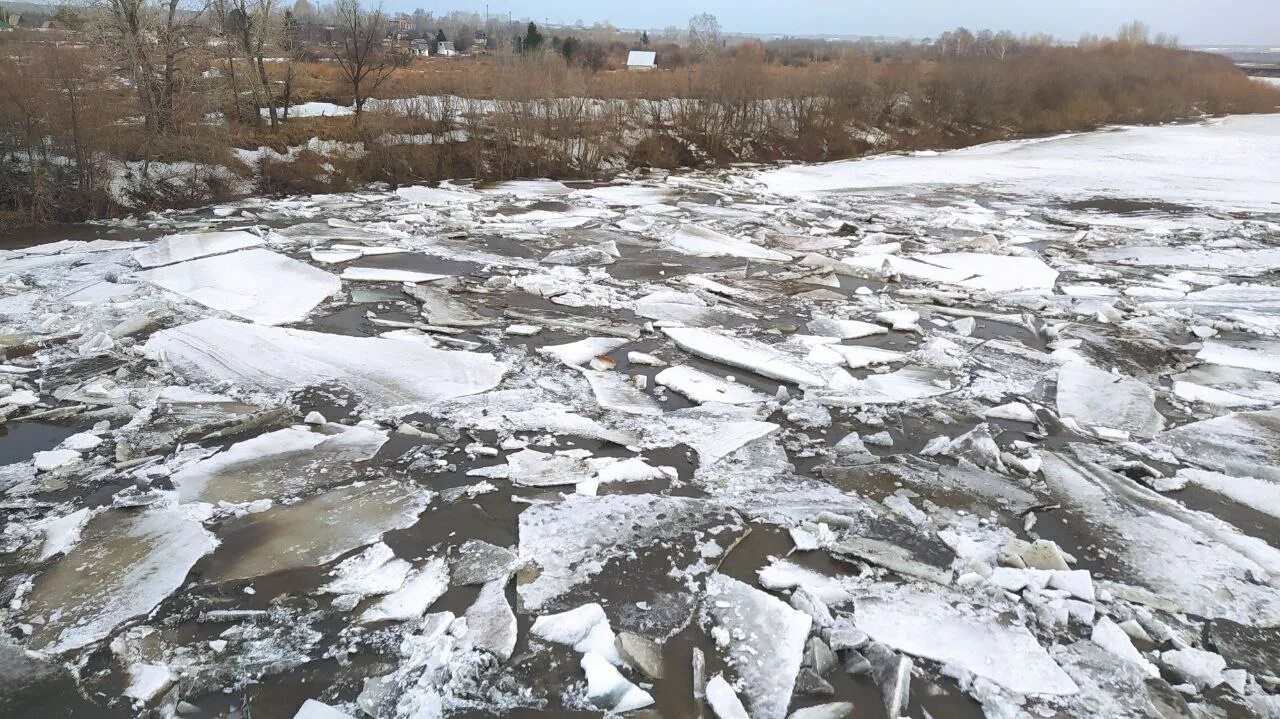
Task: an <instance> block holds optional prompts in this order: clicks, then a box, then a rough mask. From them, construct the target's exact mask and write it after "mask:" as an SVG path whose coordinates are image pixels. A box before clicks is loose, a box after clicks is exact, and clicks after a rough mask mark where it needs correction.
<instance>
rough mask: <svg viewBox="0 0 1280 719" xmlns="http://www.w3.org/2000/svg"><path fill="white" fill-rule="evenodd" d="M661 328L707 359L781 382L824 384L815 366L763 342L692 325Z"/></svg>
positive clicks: (680, 344)
mask: <svg viewBox="0 0 1280 719" xmlns="http://www.w3.org/2000/svg"><path fill="white" fill-rule="evenodd" d="M662 331H663V332H665V333H666V334H667V336H668V337H670V338H671V340H672V341H673V342H675V343H676V345H677V346H679V347H680V349H682V350H684V351H686V352H690V353H692V354H695V355H698V356H700V357H705V358H707V359H709V360H715V361H716V362H722V363H724V364H727V365H729V366H731V367H741V368H743V369H747V370H751V371H752V372H755V373H756V374H759V375H763V376H765V377H771V378H773V379H777V380H782V381H784V382H794V383H796V384H800V385H808V386H813V387H825V386H826V384H827V380H826V378H824V377H823V376H822V375H821V374H819V373H818V372H817V370H816V368H810V367H807V366H805V362H804V361H803V360H800V359H797V358H795V357H793V356H791V355H788V354H787V353H785V352H782V351H780V350H777V349H774V348H773V347H770V346H769V345H767V344H765V343H763V342H757V341H756V340H751V339H745V338H742V337H734V336H732V335H726V334H721V333H719V332H712V331H711V330H704V329H698V328H694V327H666V328H663V330H662Z"/></svg>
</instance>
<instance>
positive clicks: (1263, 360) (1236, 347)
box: [1196, 340, 1280, 373]
mask: <svg viewBox="0 0 1280 719" xmlns="http://www.w3.org/2000/svg"><path fill="white" fill-rule="evenodd" d="M1196 359H1198V360H1202V361H1204V362H1212V363H1214V364H1220V365H1226V366H1228V367H1241V368H1243V369H1255V370H1259V371H1262V372H1278V373H1280V342H1277V341H1275V340H1248V341H1236V342H1219V341H1217V340H1206V341H1205V343H1204V346H1203V347H1202V348H1201V349H1200V351H1199V352H1197V353H1196Z"/></svg>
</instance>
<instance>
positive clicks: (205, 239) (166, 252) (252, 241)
mask: <svg viewBox="0 0 1280 719" xmlns="http://www.w3.org/2000/svg"><path fill="white" fill-rule="evenodd" d="M261 244H262V238H260V237H258V236H257V235H255V234H253V233H250V232H245V231H244V230H230V231H227V232H192V233H184V234H179V235H168V236H167V237H162V238H160V239H159V240H157V241H156V242H155V244H152V245H149V246H147V247H144V248H142V249H140V250H135V251H134V253H133V259H134V260H135V261H136V262H137V263H138V264H139V265H141V266H142V267H159V266H160V265H170V264H173V263H175V262H185V261H187V260H194V259H196V258H197V257H206V256H208V255H217V254H221V253H223V252H233V251H235V250H243V249H245V248H248V247H257V246H258V245H261Z"/></svg>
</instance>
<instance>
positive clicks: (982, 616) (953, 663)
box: [854, 587, 1079, 695]
mask: <svg viewBox="0 0 1280 719" xmlns="http://www.w3.org/2000/svg"><path fill="white" fill-rule="evenodd" d="M883 590H884V591H883V593H882V594H869V595H865V596H860V597H858V598H857V599H856V600H855V601H856V604H857V611H856V612H855V613H854V621H855V622H856V624H857V626H858V628H859V629H861V630H862V631H864V632H866V633H867V634H869V635H870V636H871V638H872V639H875V640H876V641H879V642H883V643H884V644H887V645H889V646H890V647H893V648H894V649H896V650H898V651H900V652H905V653H907V654H912V655H915V656H919V657H925V658H927V659H932V660H934V661H937V662H940V663H942V664H943V665H945V666H944V671H947V668H951V669H952V670H954V669H960V670H963V671H965V672H970V673H972V674H975V675H977V676H980V677H984V678H986V679H989V680H991V681H992V682H995V683H996V684H999V685H1000V686H1002V687H1004V688H1006V689H1008V690H1009V691H1012V692H1015V693H1018V694H1054V695H1069V694H1075V693H1076V692H1078V691H1079V687H1077V686H1076V683H1075V682H1073V681H1072V680H1071V677H1069V676H1067V674H1066V672H1064V671H1062V668H1061V667H1059V666H1058V665H1057V664H1056V663H1055V662H1054V661H1053V659H1052V658H1051V657H1050V656H1049V654H1048V653H1047V652H1045V650H1044V648H1043V647H1041V646H1040V642H1039V641H1037V640H1036V638H1035V636H1033V635H1032V634H1031V632H1029V631H1027V629H1026V628H1025V627H1022V626H1018V625H1014V624H1009V623H1006V621H1004V620H1002V619H1001V618H1000V617H999V616H998V615H997V614H996V613H995V612H992V611H990V610H985V609H980V608H978V607H974V606H971V605H969V604H968V603H967V602H965V600H964V599H963V598H961V597H959V596H948V594H946V593H944V592H943V591H942V590H940V589H928V588H904V587H892V588H889V587H885V588H883Z"/></svg>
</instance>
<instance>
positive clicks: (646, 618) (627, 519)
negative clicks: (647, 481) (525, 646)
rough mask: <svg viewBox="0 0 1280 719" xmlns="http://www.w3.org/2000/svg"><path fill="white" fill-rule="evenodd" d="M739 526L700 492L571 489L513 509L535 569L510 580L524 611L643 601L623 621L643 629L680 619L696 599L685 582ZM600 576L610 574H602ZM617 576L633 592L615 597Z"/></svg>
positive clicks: (651, 631) (655, 630)
mask: <svg viewBox="0 0 1280 719" xmlns="http://www.w3.org/2000/svg"><path fill="white" fill-rule="evenodd" d="M744 530H745V525H744V524H743V523H742V520H741V518H739V517H738V515H737V513H735V512H733V511H732V510H728V509H725V508H724V507H723V506H722V505H720V504H718V503H715V502H711V501H707V500H699V499H687V498H677V497H662V496H657V495H647V494H640V495H608V496H602V497H593V496H582V495H574V496H571V497H569V498H567V499H565V500H564V501H563V502H560V503H558V504H553V505H535V506H532V507H529V508H528V509H526V510H524V511H523V512H521V513H520V545H519V554H520V559H521V561H522V562H526V563H532V565H534V566H536V567H537V569H538V571H537V573H536V575H535V574H532V573H531V574H530V576H531V577H532V578H531V579H524V578H522V580H521V581H520V582H519V583H518V584H517V587H516V591H517V594H518V596H519V597H520V603H521V608H522V610H523V611H526V612H546V611H555V610H557V609H568V608H571V607H576V606H578V605H581V604H586V603H591V602H598V603H601V604H604V605H606V606H609V604H610V602H613V601H624V602H627V603H633V602H635V601H641V600H646V601H649V602H650V603H651V605H661V606H653V609H652V611H651V612H648V613H645V614H644V615H643V616H640V617H634V618H633V617H629V616H628V615H623V616H622V618H621V622H622V624H623V625H624V626H625V627H626V628H627V629H629V630H631V631H636V632H637V633H642V634H646V635H649V636H655V635H665V634H666V633H668V632H671V631H674V630H675V629H678V628H679V627H681V626H683V624H684V622H685V621H687V619H688V617H689V613H690V611H691V610H692V608H693V606H694V605H695V604H696V602H697V600H696V598H695V594H694V589H693V587H692V586H691V582H693V581H694V580H695V579H696V578H697V577H698V576H700V575H702V574H705V573H706V572H708V571H710V570H711V569H712V567H711V566H710V565H709V564H708V561H710V558H713V557H717V556H719V555H720V554H722V553H723V552H724V551H725V550H726V549H727V548H728V547H730V546H731V545H732V544H733V543H734V542H736V541H737V538H738V537H739V536H740V535H741V534H742V533H743V531H744ZM605 577H611V578H612V579H610V580H608V581H605ZM618 581H622V582H624V583H625V586H628V587H631V588H632V589H634V590H636V591H639V592H640V593H639V594H636V593H635V592H634V591H633V592H627V593H626V594H625V595H623V596H622V597H619V596H618V594H617V592H616V588H617V586H619V584H618Z"/></svg>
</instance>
